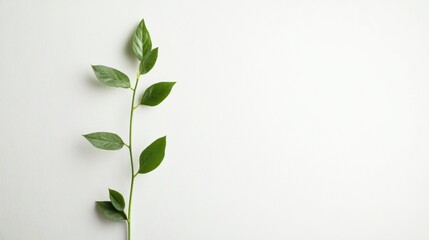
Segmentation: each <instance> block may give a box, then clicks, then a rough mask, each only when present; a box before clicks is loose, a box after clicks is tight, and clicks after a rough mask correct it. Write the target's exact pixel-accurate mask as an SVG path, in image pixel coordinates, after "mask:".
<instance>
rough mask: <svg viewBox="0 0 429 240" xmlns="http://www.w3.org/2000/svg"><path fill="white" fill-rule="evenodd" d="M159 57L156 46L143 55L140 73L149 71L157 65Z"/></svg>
mask: <svg viewBox="0 0 429 240" xmlns="http://www.w3.org/2000/svg"><path fill="white" fill-rule="evenodd" d="M156 59H158V48H155V49H153V50H151V51H150V52H148V53H147V54H146V55H144V56H143V58H142V60H141V62H140V70H139V71H140V74H146V73H148V72H149V71H150V70H151V69H152V68H153V66H155V63H156Z"/></svg>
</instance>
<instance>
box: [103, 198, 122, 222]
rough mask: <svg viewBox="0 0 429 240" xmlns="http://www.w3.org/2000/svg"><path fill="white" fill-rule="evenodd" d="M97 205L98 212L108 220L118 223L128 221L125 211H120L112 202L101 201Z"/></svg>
mask: <svg viewBox="0 0 429 240" xmlns="http://www.w3.org/2000/svg"><path fill="white" fill-rule="evenodd" d="M96 204H97V209H98V211H100V212H101V213H102V214H103V215H104V216H105V217H106V218H108V219H110V220H112V221H116V222H119V221H122V220H127V215H126V214H125V213H124V211H118V210H117V209H116V208H115V207H114V206H113V204H112V203H111V202H109V201H100V202H96Z"/></svg>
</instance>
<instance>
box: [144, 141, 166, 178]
mask: <svg viewBox="0 0 429 240" xmlns="http://www.w3.org/2000/svg"><path fill="white" fill-rule="evenodd" d="M166 138H167V137H165V136H164V137H161V138H158V139H157V140H155V141H154V142H153V143H151V144H150V145H149V146H148V147H147V148H146V149H145V150H143V152H142V153H141V154H140V169H139V173H148V172H150V171H152V170H154V169H155V168H157V167H158V166H159V165H160V164H161V162H162V160H163V159H164V156H165V146H166Z"/></svg>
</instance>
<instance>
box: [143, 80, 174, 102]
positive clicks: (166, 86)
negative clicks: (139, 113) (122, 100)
mask: <svg viewBox="0 0 429 240" xmlns="http://www.w3.org/2000/svg"><path fill="white" fill-rule="evenodd" d="M174 84H176V83H175V82H159V83H155V84H153V85H152V86H150V87H148V88H147V89H146V91H145V92H144V94H143V97H142V100H141V101H140V103H141V104H142V105H147V106H156V105H158V104H160V103H161V102H162V101H164V99H165V98H166V97H167V96H168V94H170V92H171V89H172V88H173V86H174Z"/></svg>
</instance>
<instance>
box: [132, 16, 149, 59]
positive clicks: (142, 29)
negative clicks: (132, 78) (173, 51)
mask: <svg viewBox="0 0 429 240" xmlns="http://www.w3.org/2000/svg"><path fill="white" fill-rule="evenodd" d="M132 45H133V46H132V47H133V52H134V54H135V55H136V57H137V58H138V59H139V60H140V61H141V60H142V59H143V57H144V56H145V55H146V54H148V52H149V51H150V50H151V49H152V40H151V39H150V35H149V32H148V30H147V28H146V24H145V23H144V19H142V20H141V22H140V23H139V25H138V26H137V29H136V31H135V33H134V36H133V44H132Z"/></svg>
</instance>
